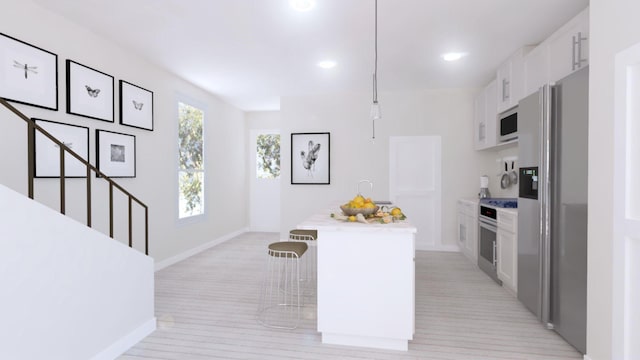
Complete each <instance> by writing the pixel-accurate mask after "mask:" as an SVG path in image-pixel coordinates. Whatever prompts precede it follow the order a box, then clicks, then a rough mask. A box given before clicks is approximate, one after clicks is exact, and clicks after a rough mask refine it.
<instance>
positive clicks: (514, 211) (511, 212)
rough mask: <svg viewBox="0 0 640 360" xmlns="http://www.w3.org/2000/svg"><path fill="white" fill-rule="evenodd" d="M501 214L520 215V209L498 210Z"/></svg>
mask: <svg viewBox="0 0 640 360" xmlns="http://www.w3.org/2000/svg"><path fill="white" fill-rule="evenodd" d="M496 209H497V210H498V211H499V212H503V213H508V214H513V215H516V216H517V215H518V208H496Z"/></svg>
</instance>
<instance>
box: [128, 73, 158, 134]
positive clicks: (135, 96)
mask: <svg viewBox="0 0 640 360" xmlns="http://www.w3.org/2000/svg"><path fill="white" fill-rule="evenodd" d="M120 124H122V125H126V126H132V127H135V128H139V129H145V130H150V131H153V92H151V91H149V90H146V89H143V88H141V87H139V86H137V85H133V84H130V83H128V82H126V81H124V80H120Z"/></svg>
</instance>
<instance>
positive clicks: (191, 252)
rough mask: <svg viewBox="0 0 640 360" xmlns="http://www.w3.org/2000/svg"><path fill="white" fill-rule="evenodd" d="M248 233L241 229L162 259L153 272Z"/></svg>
mask: <svg viewBox="0 0 640 360" xmlns="http://www.w3.org/2000/svg"><path fill="white" fill-rule="evenodd" d="M248 231H249V229H248V228H243V229H240V230H237V231H234V232H232V233H229V234H227V235H224V236H222V237H219V238H217V239H213V240H211V241H209V242H208V243H204V244H202V245H200V246H196V247H194V248H193V249H189V250H187V251H185V252H183V253H181V254H178V255H175V256H172V257H170V258H167V259H164V260H162V261H159V262H156V263H155V271H158V270H162V269H164V268H166V267H169V266H171V265H173V264H175V263H178V262H180V261H182V260H184V259H187V258H189V257H191V256H193V255H196V254H199V253H201V252H203V251H205V250H207V249H209V248H211V247H214V246H216V245H219V244H222V243H223V242H225V241H227V240H230V239H233V238H234V237H236V236H238V235H240V234H244V233H246V232H248Z"/></svg>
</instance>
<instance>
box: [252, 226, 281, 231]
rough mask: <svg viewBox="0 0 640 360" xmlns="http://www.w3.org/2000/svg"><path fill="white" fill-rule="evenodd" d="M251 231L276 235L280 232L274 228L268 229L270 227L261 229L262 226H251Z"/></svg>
mask: <svg viewBox="0 0 640 360" xmlns="http://www.w3.org/2000/svg"><path fill="white" fill-rule="evenodd" d="M249 231H250V232H270V233H276V232H280V229H279V228H277V229H274V228H268V227H261V226H251V227H249Z"/></svg>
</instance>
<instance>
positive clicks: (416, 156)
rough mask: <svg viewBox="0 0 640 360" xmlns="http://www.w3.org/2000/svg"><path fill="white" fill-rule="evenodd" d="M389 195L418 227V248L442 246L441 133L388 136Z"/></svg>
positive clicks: (431, 248)
mask: <svg viewBox="0 0 640 360" xmlns="http://www.w3.org/2000/svg"><path fill="white" fill-rule="evenodd" d="M389 146H390V149H389V197H390V200H391V201H392V202H393V203H394V204H396V205H397V206H398V207H400V208H401V209H402V211H403V213H405V214H406V215H407V220H408V221H409V222H411V224H413V225H414V226H416V228H417V229H418V233H417V234H416V249H417V250H440V249H442V221H441V219H442V215H441V213H442V206H441V202H442V200H441V197H442V185H441V176H442V168H441V163H442V157H441V138H440V136H392V137H391V138H390V139H389Z"/></svg>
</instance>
